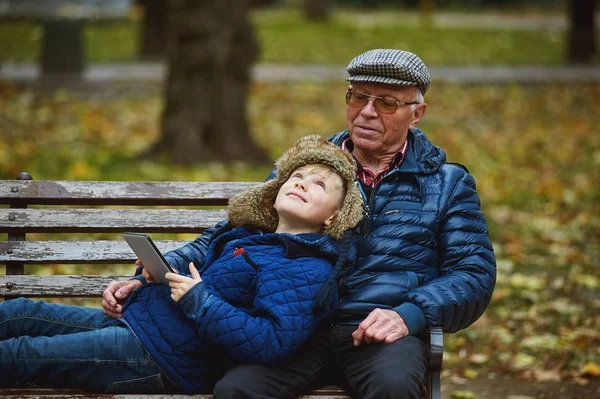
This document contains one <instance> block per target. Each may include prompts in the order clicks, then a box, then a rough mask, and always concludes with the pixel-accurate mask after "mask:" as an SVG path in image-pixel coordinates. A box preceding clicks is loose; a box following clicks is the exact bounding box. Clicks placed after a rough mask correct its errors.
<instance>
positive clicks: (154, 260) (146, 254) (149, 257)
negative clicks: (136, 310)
mask: <svg viewBox="0 0 600 399" xmlns="http://www.w3.org/2000/svg"><path fill="white" fill-rule="evenodd" d="M123 237H124V238H125V241H127V244H129V246H130V247H131V249H132V250H133V252H134V253H135V254H136V255H137V257H138V258H139V259H140V260H141V261H142V264H143V265H144V267H145V268H146V269H147V270H148V271H149V272H150V274H152V277H154V281H157V282H159V283H163V284H169V280H167V279H166V278H165V274H167V272H172V273H177V272H176V271H175V270H174V269H173V268H172V267H171V266H169V264H168V263H167V261H166V260H165V258H164V257H163V256H162V254H161V253H160V251H159V250H158V248H156V245H155V244H154V242H153V241H152V239H151V238H150V237H149V236H148V235H147V234H143V233H129V232H127V233H123Z"/></svg>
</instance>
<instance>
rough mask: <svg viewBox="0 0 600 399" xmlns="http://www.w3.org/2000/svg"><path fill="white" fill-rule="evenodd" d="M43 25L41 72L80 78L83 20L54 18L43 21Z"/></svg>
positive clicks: (82, 54) (83, 64)
mask: <svg viewBox="0 0 600 399" xmlns="http://www.w3.org/2000/svg"><path fill="white" fill-rule="evenodd" d="M43 26H44V36H43V44H42V52H41V53H42V54H41V64H42V74H43V75H54V76H62V77H66V78H80V77H81V75H82V73H83V71H84V69H85V55H84V43H83V28H84V26H85V22H83V21H82V20H74V19H55V20H47V21H44V23H43Z"/></svg>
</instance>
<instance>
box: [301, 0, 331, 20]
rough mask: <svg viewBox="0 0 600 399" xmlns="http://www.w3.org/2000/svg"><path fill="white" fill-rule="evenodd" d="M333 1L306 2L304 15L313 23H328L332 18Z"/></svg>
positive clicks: (306, 0)
mask: <svg viewBox="0 0 600 399" xmlns="http://www.w3.org/2000/svg"><path fill="white" fill-rule="evenodd" d="M332 3H333V0H304V3H303V6H304V7H303V8H304V15H305V16H306V18H308V19H309V20H311V21H326V20H328V19H329V17H330V16H331V6H332Z"/></svg>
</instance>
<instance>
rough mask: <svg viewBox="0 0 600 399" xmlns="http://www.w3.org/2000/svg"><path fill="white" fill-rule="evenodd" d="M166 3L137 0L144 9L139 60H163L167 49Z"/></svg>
mask: <svg viewBox="0 0 600 399" xmlns="http://www.w3.org/2000/svg"><path fill="white" fill-rule="evenodd" d="M167 1H168V0H138V3H139V4H140V5H141V6H142V7H144V20H143V22H142V32H141V40H140V42H141V43H140V50H139V51H140V58H142V59H157V58H163V57H164V56H165V54H166V48H167V9H168V7H167Z"/></svg>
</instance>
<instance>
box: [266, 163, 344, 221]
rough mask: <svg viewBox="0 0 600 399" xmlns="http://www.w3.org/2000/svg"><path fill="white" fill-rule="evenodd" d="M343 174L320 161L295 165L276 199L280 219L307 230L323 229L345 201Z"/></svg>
mask: <svg viewBox="0 0 600 399" xmlns="http://www.w3.org/2000/svg"><path fill="white" fill-rule="evenodd" d="M343 194H344V189H343V182H342V178H341V177H340V176H338V175H337V174H336V173H335V172H333V171H331V170H330V169H329V168H326V167H324V166H321V165H305V166H302V167H300V168H298V169H296V170H295V171H294V172H293V173H292V174H291V176H290V178H289V179H288V180H287V181H286V182H285V183H284V184H283V185H282V186H281V188H280V189H279V193H278V194H277V198H276V199H275V205H274V206H275V209H276V210H277V214H278V215H279V220H280V223H281V222H284V223H285V224H286V226H287V227H293V228H296V229H302V230H304V231H305V232H322V231H323V229H324V228H325V227H326V226H328V225H330V224H331V222H332V221H333V219H334V218H335V215H337V213H338V211H339V209H340V207H341V205H342V202H343Z"/></svg>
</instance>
